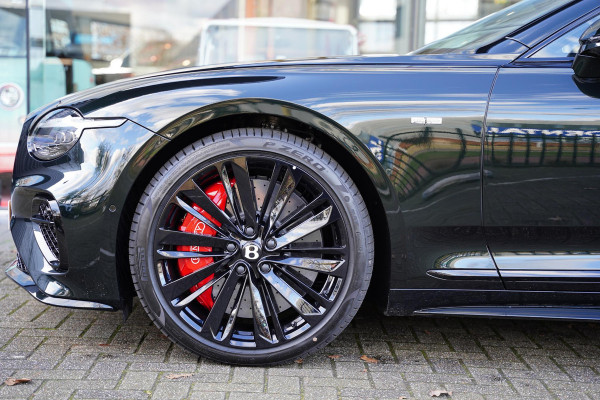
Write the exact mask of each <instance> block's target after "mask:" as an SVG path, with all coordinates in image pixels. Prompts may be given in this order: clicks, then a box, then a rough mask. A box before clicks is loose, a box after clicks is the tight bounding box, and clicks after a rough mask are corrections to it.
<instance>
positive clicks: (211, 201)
mask: <svg viewBox="0 0 600 400" xmlns="http://www.w3.org/2000/svg"><path fill="white" fill-rule="evenodd" d="M224 194H225V195H226V196H224ZM219 196H220V197H219ZM266 199H268V201H267V200H266ZM191 227H193V232H191V229H192V228H191ZM199 232H200V234H198V233H199ZM129 260H130V266H131V273H132V277H133V283H134V286H135V289H136V291H137V294H138V296H139V299H140V302H141V304H142V305H143V307H144V309H145V310H146V312H147V313H148V315H149V316H150V318H151V319H152V321H154V323H155V324H156V325H157V326H158V327H159V329H160V330H161V331H162V332H163V333H164V334H165V335H167V336H168V337H169V338H170V339H171V340H173V341H174V342H175V343H178V344H179V345H181V346H182V347H184V348H186V349H188V350H190V351H192V352H194V353H196V354H199V355H201V356H204V357H207V358H211V359H214V360H217V361H222V362H227V363H231V364H241V365H273V364H279V363H283V362H287V361H291V360H294V359H297V358H299V357H305V356H307V355H308V354H311V353H314V352H316V351H318V350H319V349H321V348H323V347H324V346H325V345H327V344H328V343H329V342H331V341H332V340H333V339H335V338H336V337H337V336H338V335H339V334H340V333H341V332H342V331H343V329H344V328H345V327H346V326H347V325H348V324H349V323H350V321H351V320H352V318H353V317H354V315H355V314H356V312H357V310H358V308H359V306H360V305H361V303H362V301H363V299H364V297H365V294H366V291H367V287H368V285H369V281H370V278H371V273H372V268H373V233H372V228H371V222H370V219H369V214H368V211H367V207H366V205H365V203H364V201H363V199H362V197H361V195H360V193H359V191H358V189H357V187H356V185H355V184H354V183H353V182H352V179H351V178H350V176H349V175H348V174H347V173H346V172H345V171H344V170H343V169H342V168H341V167H340V165H339V164H338V163H337V162H335V160H333V159H332V158H331V157H330V156H329V155H328V154H326V153H324V152H323V151H322V150H320V149H318V148H317V147H315V146H314V145H312V144H310V143H308V142H307V141H305V140H303V139H300V138H298V137H296V136H293V135H289V134H287V133H283V132H279V131H274V130H266V129H251V128H249V129H240V130H234V131H226V132H221V133H217V134H214V135H212V136H209V137H206V138H203V139H202V140H199V141H197V142H195V143H193V144H191V145H189V146H187V147H185V148H184V149H182V150H181V151H179V152H178V153H177V154H175V155H174V156H173V157H172V158H171V159H170V160H169V161H167V162H166V163H165V164H164V165H163V166H162V168H161V169H160V170H159V171H158V172H157V173H156V175H155V176H154V177H153V178H152V180H151V181H150V183H149V184H148V186H147V187H146V189H145V191H144V194H143V196H142V197H141V198H140V200H139V203H138V205H137V209H136V212H135V214H134V218H133V221H132V225H131V231H130V237H129Z"/></svg>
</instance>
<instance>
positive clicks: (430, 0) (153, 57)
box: [0, 0, 517, 206]
mask: <svg viewBox="0 0 600 400" xmlns="http://www.w3.org/2000/svg"><path fill="white" fill-rule="evenodd" d="M458 1H459V0H456V1H452V2H449V1H447V0H212V1H210V2H193V1H189V0H127V1H123V0H94V1H89V0H0V185H1V186H0V194H1V196H2V197H1V203H0V206H4V205H6V201H7V199H8V197H7V196H8V195H9V190H10V176H11V171H12V165H13V162H14V153H15V150H16V143H17V140H18V137H19V133H20V127H21V124H22V123H23V121H24V119H25V116H26V114H27V113H28V112H30V111H31V110H33V109H36V108H38V107H40V106H42V105H43V104H46V103H48V102H50V101H52V100H54V99H56V98H59V97H62V96H64V95H66V94H68V93H72V92H76V91H79V90H84V89H87V88H90V87H93V86H96V85H99V84H102V83H106V82H110V81H113V80H116V79H121V78H126V77H131V76H135V75H142V74H146V73H152V72H158V71H163V70H167V69H173V68H181V67H190V66H194V65H208V64H220V63H232V62H240V61H242V62H251V61H260V60H265V59H280V60H283V59H291V58H306V57H322V56H341V55H353V54H373V53H378V54H381V53H387V54H389V53H406V52H408V51H411V50H414V49H415V48H417V47H420V46H421V45H423V44H425V43H426V42H427V41H431V40H435V39H437V38H439V37H441V36H443V35H445V34H449V33H452V31H454V30H457V29H459V28H462V27H464V26H465V25H466V24H468V23H470V22H472V21H474V20H476V19H478V18H480V17H482V16H483V15H485V14H488V13H491V12H493V11H496V10H499V9H501V8H502V7H505V6H507V5H510V4H512V3H514V2H516V1H517V0H460V2H462V3H464V4H463V5H462V6H461V7H456V6H453V7H450V8H449V7H448V4H449V3H452V4H454V5H455V4H456V3H457V2H458Z"/></svg>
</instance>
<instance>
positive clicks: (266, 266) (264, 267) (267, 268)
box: [260, 264, 271, 274]
mask: <svg viewBox="0 0 600 400" xmlns="http://www.w3.org/2000/svg"><path fill="white" fill-rule="evenodd" d="M270 270H271V266H270V265H269V264H263V265H261V266H260V271H261V272H264V273H265V274H266V273H267V272H269V271H270Z"/></svg>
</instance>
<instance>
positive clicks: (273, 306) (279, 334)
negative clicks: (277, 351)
mask: <svg viewBox="0 0 600 400" xmlns="http://www.w3.org/2000/svg"><path fill="white" fill-rule="evenodd" d="M265 300H266V303H267V308H268V309H269V314H271V320H272V321H273V326H274V327H275V335H276V338H277V340H278V341H279V342H283V341H286V340H287V338H286V336H285V333H284V332H283V327H282V326H281V322H280V321H279V315H278V313H279V308H278V307H277V301H276V300H275V294H274V293H273V288H272V287H271V286H268V285H265Z"/></svg>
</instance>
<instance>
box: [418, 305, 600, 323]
mask: <svg viewBox="0 0 600 400" xmlns="http://www.w3.org/2000/svg"><path fill="white" fill-rule="evenodd" d="M414 315H423V316H464V317H491V318H528V319H529V318H535V319H566V320H579V321H600V307H586V306H582V307H535V306H466V307H439V308H427V309H424V310H418V311H415V312H414Z"/></svg>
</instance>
